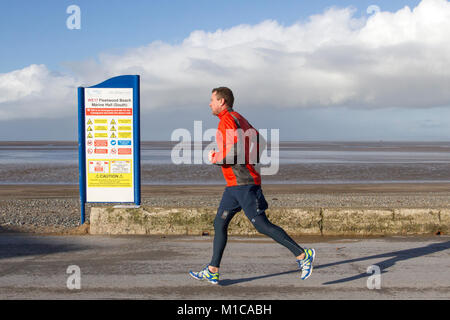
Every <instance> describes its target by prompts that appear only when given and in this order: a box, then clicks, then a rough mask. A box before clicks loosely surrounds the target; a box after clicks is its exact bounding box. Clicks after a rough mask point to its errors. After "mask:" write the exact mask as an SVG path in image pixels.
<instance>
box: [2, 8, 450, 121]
mask: <svg viewBox="0 0 450 320" xmlns="http://www.w3.org/2000/svg"><path fill="white" fill-rule="evenodd" d="M382 9H383V8H381V10H380V11H379V12H378V11H375V12H374V13H373V14H370V15H369V16H368V17H355V13H356V10H355V9H353V8H343V9H342V8H331V9H328V10H327V11H325V12H324V13H322V14H317V15H313V16H311V17H310V18H309V20H308V21H307V22H305V23H300V22H298V23H295V24H293V25H290V26H283V25H281V24H279V23H278V22H276V21H272V20H268V21H264V22H261V23H259V24H256V25H238V26H235V27H233V28H230V29H226V30H217V31H215V32H205V31H201V30H197V31H194V32H192V33H191V34H190V35H189V37H188V38H186V39H185V40H184V41H183V42H182V43H180V44H178V45H170V44H167V43H164V42H153V43H151V44H149V45H147V46H144V47H140V48H133V49H130V50H129V51H128V52H126V53H124V54H122V55H107V54H102V55H100V56H99V57H98V62H93V61H81V62H73V63H72V64H71V67H72V70H73V72H74V75H73V76H62V75H53V74H51V72H49V70H47V68H46V67H45V66H34V65H32V66H30V67H28V68H25V69H22V70H17V71H14V72H11V73H8V74H3V75H1V74H0V95H1V97H0V116H1V118H2V119H4V118H5V116H6V117H14V116H24V115H27V116H42V115H46V116H48V115H55V114H58V113H61V114H63V113H67V109H68V108H73V105H74V103H75V104H76V101H75V100H73V101H72V103H71V102H69V101H68V100H67V99H68V98H71V99H76V97H75V95H76V92H75V91H76V90H75V87H76V86H77V85H85V86H89V85H94V84H96V83H99V82H101V81H103V80H105V79H106V78H109V77H112V76H116V75H120V74H140V75H141V96H142V99H141V101H142V102H141V107H142V108H143V109H144V110H143V111H145V109H152V108H175V107H178V108H182V107H195V106H201V107H207V105H208V103H209V93H210V90H211V88H212V87H216V86H219V85H226V86H230V87H231V88H232V89H233V90H234V91H235V95H236V105H237V108H239V106H246V107H248V108H257V107H258V106H261V105H263V106H273V107H276V108H313V107H321V106H327V107H329V106H336V107H339V106H350V107H359V108H380V107H401V108H427V107H437V106H449V105H450V68H448V66H449V65H450V42H449V41H448V39H449V38H450V2H448V1H446V0H423V1H422V2H421V3H420V4H419V5H418V6H417V7H415V8H413V9H411V8H409V7H404V8H403V9H400V10H398V11H397V12H386V11H382ZM75 79H79V80H75ZM44 84H45V86H48V85H50V86H51V87H52V90H51V92H49V91H48V90H44ZM75 84H77V85H75ZM70 90H72V91H70ZM29 101H35V104H34V105H33V106H31V105H30V104H28V103H27V102H29ZM16 106H19V112H18V113H15V112H14V110H11V111H8V110H10V108H17V107H16ZM33 108H39V109H40V112H41V113H37V112H35V110H34V109H33Z"/></svg>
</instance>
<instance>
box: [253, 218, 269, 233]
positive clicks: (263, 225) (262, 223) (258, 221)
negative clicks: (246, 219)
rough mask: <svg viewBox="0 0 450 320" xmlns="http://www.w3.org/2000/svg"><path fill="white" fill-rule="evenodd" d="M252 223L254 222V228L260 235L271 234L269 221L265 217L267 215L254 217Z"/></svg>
mask: <svg viewBox="0 0 450 320" xmlns="http://www.w3.org/2000/svg"><path fill="white" fill-rule="evenodd" d="M250 221H251V222H252V224H253V226H254V227H255V229H256V231H258V232H259V233H262V234H265V235H267V234H269V228H268V227H269V225H268V223H267V222H268V221H267V218H266V216H265V214H259V215H257V216H255V217H253V218H252V219H250Z"/></svg>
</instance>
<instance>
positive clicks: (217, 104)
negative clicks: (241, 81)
mask: <svg viewBox="0 0 450 320" xmlns="http://www.w3.org/2000/svg"><path fill="white" fill-rule="evenodd" d="M233 103H234V96H233V91H231V90H230V89H229V88H226V87H219V88H214V89H213V90H212V94H211V102H210V104H209V107H210V108H211V110H212V113H213V115H216V116H217V115H218V114H219V113H221V112H222V111H223V110H225V109H231V108H233Z"/></svg>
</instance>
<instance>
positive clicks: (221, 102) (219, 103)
mask: <svg viewBox="0 0 450 320" xmlns="http://www.w3.org/2000/svg"><path fill="white" fill-rule="evenodd" d="M209 107H210V108H211V111H212V114H213V115H215V116H217V115H218V114H219V113H221V112H222V110H223V109H224V107H225V99H223V98H222V99H218V98H217V96H216V92H213V93H212V94H211V102H210V103H209Z"/></svg>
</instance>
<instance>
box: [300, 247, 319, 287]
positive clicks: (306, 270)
mask: <svg viewBox="0 0 450 320" xmlns="http://www.w3.org/2000/svg"><path fill="white" fill-rule="evenodd" d="M315 257H316V251H315V250H314V249H306V250H305V257H304V258H303V259H302V260H297V263H298V267H299V268H300V270H302V276H301V279H302V280H306V279H308V278H309V276H310V275H311V273H312V271H313V262H314V258H315Z"/></svg>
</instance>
